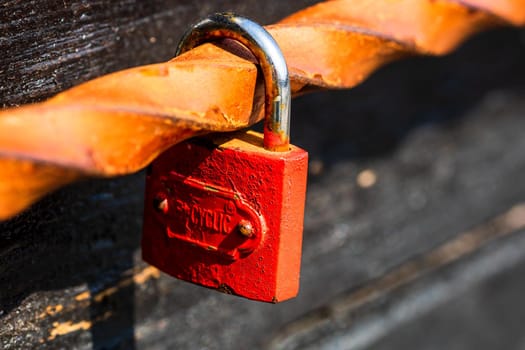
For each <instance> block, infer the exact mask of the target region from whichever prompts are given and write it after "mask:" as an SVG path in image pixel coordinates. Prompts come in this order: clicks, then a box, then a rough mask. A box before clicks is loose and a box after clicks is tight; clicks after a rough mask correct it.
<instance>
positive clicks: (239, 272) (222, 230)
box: [142, 131, 308, 302]
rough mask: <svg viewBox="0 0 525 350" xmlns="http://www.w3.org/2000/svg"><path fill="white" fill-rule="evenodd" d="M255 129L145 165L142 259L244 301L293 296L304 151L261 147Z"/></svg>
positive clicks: (189, 144) (181, 148)
mask: <svg viewBox="0 0 525 350" xmlns="http://www.w3.org/2000/svg"><path fill="white" fill-rule="evenodd" d="M262 144H263V136H262V135H261V134H259V133H256V132H253V131H247V132H240V133H234V134H228V135H226V136H225V135H224V134H221V135H217V136H215V137H206V138H198V139H192V140H189V141H186V142H182V143H180V144H177V145H175V146H174V147H172V148H170V149H168V150H167V151H166V152H164V153H163V154H162V155H161V156H160V157H158V158H157V159H156V160H155V161H154V162H153V163H152V165H151V166H150V168H149V170H148V175H147V179H146V196H145V208H144V230H143V236H142V255H143V259H144V260H145V261H146V262H148V263H150V264H152V265H154V266H156V267H158V268H159V269H160V270H162V271H164V272H166V273H168V274H170V275H172V276H174V277H177V278H180V279H182V280H185V281H189V282H193V283H196V284H200V285H203V286H206V287H209V288H215V289H219V290H220V291H223V292H227V293H232V294H236V295H239V296H243V297H246V298H250V299H254V300H259V301H266V302H279V301H283V300H286V299H289V298H292V297H294V296H296V295H297V293H298V289H299V274H300V263H301V246H302V231H303V220H304V203H305V192H306V177H307V166H308V154H307V153H306V152H305V151H304V150H302V149H300V148H298V147H295V146H291V148H290V151H288V152H271V151H267V150H265V149H264V148H263V147H262Z"/></svg>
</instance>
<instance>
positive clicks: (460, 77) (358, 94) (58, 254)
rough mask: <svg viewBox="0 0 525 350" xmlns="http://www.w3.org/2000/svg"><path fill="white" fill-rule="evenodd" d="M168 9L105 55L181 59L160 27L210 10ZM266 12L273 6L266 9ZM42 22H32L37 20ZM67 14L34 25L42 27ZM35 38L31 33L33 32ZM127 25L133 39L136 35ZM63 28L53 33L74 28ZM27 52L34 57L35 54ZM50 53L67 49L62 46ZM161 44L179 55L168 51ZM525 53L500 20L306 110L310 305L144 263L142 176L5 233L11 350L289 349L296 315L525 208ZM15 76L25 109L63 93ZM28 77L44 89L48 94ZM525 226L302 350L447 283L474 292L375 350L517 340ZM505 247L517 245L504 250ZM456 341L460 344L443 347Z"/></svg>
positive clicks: (1, 244) (3, 323) (31, 214)
mask: <svg viewBox="0 0 525 350" xmlns="http://www.w3.org/2000/svg"><path fill="white" fill-rule="evenodd" d="M57 3H58V2H57ZM66 3H67V4H69V5H71V3H70V2H66ZM75 3H76V4H80V3H81V2H75ZM83 3H84V4H85V3H91V4H94V3H95V2H93V1H92V2H83ZM118 3H120V4H122V5H123V6H121V7H119V8H120V9H121V10H120V11H124V8H126V11H129V13H131V15H130V16H136V17H137V18H138V17H140V16H139V14H137V13H135V12H134V11H132V10H131V9H132V8H135V9H138V8H140V7H141V6H143V5H141V4H139V3H137V2H135V3H133V2H123V1H118V2H113V4H118ZM150 3H152V4H155V2H150ZM9 4H11V5H16V4H18V6H20V4H27V5H26V7H25V8H24V10H25V12H26V13H27V14H29V13H30V11H31V6H38V2H36V1H35V2H31V1H28V2H21V1H20V2H10V3H9ZM184 4H186V5H184ZM296 4H297V6H298V7H303V5H304V4H300V5H299V4H298V3H296V2H294V3H293V4H288V3H286V4H284V3H282V2H277V1H275V2H268V3H267V5H261V4H259V2H255V1H247V2H244V1H243V2H233V1H232V2H228V3H226V2H221V3H219V4H215V3H213V6H217V7H219V6H220V7H231V8H238V9H239V10H243V11H245V14H246V15H248V16H250V17H252V18H258V17H259V18H258V19H259V20H260V21H261V22H264V23H271V22H273V21H275V20H277V19H279V18H280V17H282V16H284V15H287V14H289V13H291V12H293V11H292V10H291V9H290V11H288V8H285V7H283V6H291V5H293V6H295V5H296ZM124 5H125V6H124ZM172 5H173V6H174V9H173V11H174V12H173V14H172V15H170V16H171V17H170V16H168V17H166V18H165V20H161V23H162V26H160V25H157V24H156V21H155V20H152V21H149V22H147V23H145V24H142V25H141V24H140V23H144V22H140V21H138V20H135V22H137V23H138V24H136V26H137V28H141V30H140V31H135V34H136V35H138V34H137V33H142V32H143V31H144V32H147V33H148V34H146V35H145V36H143V37H142V38H143V39H140V40H138V39H137V40H138V43H136V44H135V45H136V46H134V47H135V48H136V49H137V50H136V54H137V56H134V55H133V54H130V53H127V52H124V51H122V50H110V52H109V53H105V54H104V55H103V56H100V61H101V62H105V63H104V64H107V65H112V66H113V67H115V68H116V69H120V68H124V67H127V66H130V65H135V64H142V63H149V62H155V61H157V59H158V61H161V60H164V59H165V58H169V55H171V50H172V49H171V45H167V44H164V43H162V40H158V41H157V42H156V43H155V45H158V47H157V48H156V49H152V47H155V45H153V44H151V43H150V42H149V38H148V36H149V35H151V36H156V37H161V36H162V35H166V34H162V33H163V28H165V27H164V26H170V25H172V23H173V22H177V21H179V22H178V23H180V27H179V34H181V33H182V30H183V28H185V27H186V26H187V25H188V24H189V23H191V22H192V21H193V19H194V18H197V17H199V16H200V15H203V14H205V13H207V9H206V8H205V7H206V6H205V5H202V4H199V5H198V6H197V5H191V4H190V2H187V3H181V2H177V3H175V4H172ZM179 5H180V7H178V6H179ZM208 5H209V4H208ZM114 6H116V7H118V6H117V5H114ZM158 6H160V5H158ZM184 6H189V7H184ZM250 6H251V7H250ZM257 6H265V7H266V8H265V9H264V10H265V11H266V12H263V9H261V8H260V7H257ZM41 7H42V6H41ZM177 7H178V10H176V8H177ZM201 7H202V8H201ZM163 9H166V7H163ZM2 11H4V12H3V13H4V14H5V15H6V16H9V15H10V13H11V12H8V10H7V9H6V8H5V7H2ZM177 11H179V12H177ZM184 11H187V12H184ZM137 12H139V11H138V10H137ZM177 13H178V14H181V13H186V16H187V17H184V15H176V14H177ZM159 16H160V15H159ZM262 16H268V18H266V17H265V18H261V17H262ZM272 16H275V17H272ZM28 17H29V19H27V20H26V21H29V22H31V18H33V17H32V16H28ZM114 17H115V18H116V17H118V10H114V11H108V12H107V14H106V17H105V18H106V21H107V22H111V21H112V20H115V19H114ZM190 17H191V18H190ZM2 18H6V17H2ZM68 18H69V19H70V20H71V21H72V17H68ZM266 19H267V20H266ZM0 23H5V22H4V21H0ZM53 23H54V22H52V21H48V22H45V21H41V22H40V24H38V25H37V24H36V23H34V24H33V25H34V26H36V28H37V29H36V30H42V28H46V27H49V26H53ZM41 27H42V28H41ZM95 27H96V26H95V24H93V25H92V26H91V27H88V28H87V29H90V30H91V31H94V30H95V29H94V28H95ZM19 28H23V26H21V27H19ZM87 29H86V30H87ZM20 31H23V30H22V29H20ZM0 33H3V31H0ZM30 33H31V31H29V30H28V31H27V32H26V34H25V35H26V36H30V35H34V34H30ZM131 33H132V32H130V33H129V34H128V35H127V36H123V37H124V38H127V39H126V40H128V41H133V40H135V39H133V38H134V37H135V36H134V35H132V34H131ZM170 33H171V32H170ZM53 35H54V38H55V39H54V40H58V38H59V37H60V36H59V35H58V34H57V33H55V34H53ZM170 35H171V34H170ZM173 35H174V36H175V37H178V34H177V35H175V34H173ZM2 36H3V34H2ZM138 36H139V37H141V36H140V35H138ZM147 39H148V40H147ZM28 43H29V44H27V45H28V46H30V44H31V43H32V41H31V40H28ZM161 43H162V44H161ZM71 45H72V46H68V47H69V49H71V48H72V47H74V45H78V47H79V48H80V46H81V43H80V41H76V42H75V41H74V42H72V43H71ZM130 45H131V44H130ZM63 49H64V48H63ZM18 50H19V51H18V52H19V53H20V52H22V51H24V50H23V48H22V47H21V46H19V47H18ZM42 50H43V49H42ZM47 50H48V51H49V52H54V51H53V50H52V48H51V46H48V48H47ZM159 50H160V52H164V54H165V57H157V56H156V55H157V54H158V52H159ZM97 52H98V54H100V51H97ZM140 55H146V56H142V58H141V60H142V59H144V61H140V62H139V57H141V56H140ZM148 55H149V56H148ZM8 56H9V55H5V56H2V60H4V59H6V60H8V59H10V57H8ZM81 59H82V57H77V58H75V59H72V60H71V61H68V63H67V65H66V67H69V69H70V71H71V72H73V73H74V72H76V71H78V68H79V67H80V66H82V65H80V64H79V62H81ZM85 62H87V61H84V64H86V63H85ZM523 62H525V45H524V41H523V31H519V30H503V31H498V32H493V33H488V34H484V35H482V36H479V37H478V38H476V39H474V41H471V42H469V43H467V45H466V46H465V47H463V48H462V49H461V50H460V51H458V52H456V53H454V54H452V55H451V56H448V57H446V58H440V59H433V58H425V59H412V60H410V61H405V62H400V63H397V64H395V65H392V66H390V67H387V68H385V69H383V70H381V71H380V72H378V73H376V74H374V75H373V77H372V78H371V80H369V81H367V82H366V83H365V84H364V85H362V86H360V87H358V88H356V89H354V90H353V91H340V92H331V93H322V94H316V95H310V96H308V97H307V98H299V99H298V100H296V101H295V102H294V112H293V113H294V114H293V116H292V118H293V119H292V120H295V121H296V122H294V124H293V128H292V140H294V143H296V144H298V145H300V146H302V147H304V148H306V149H308V150H309V151H310V154H311V156H312V160H313V161H314V163H313V165H314V167H313V169H315V172H313V173H311V175H310V183H309V198H308V202H307V219H306V234H305V239H304V258H303V274H302V287H301V291H300V295H299V298H297V299H295V300H294V301H290V302H288V303H285V304H282V305H278V306H272V305H261V304H255V303H252V302H248V301H245V300H241V299H235V298H232V297H231V296H227V295H222V294H217V293H215V292H212V291H209V290H205V289H202V288H198V287H195V286H192V285H189V284H185V283H183V282H180V281H177V280H174V279H171V278H169V277H167V276H164V275H162V274H157V273H156V272H155V271H154V270H151V269H149V267H148V266H146V265H144V264H143V263H142V262H140V259H139V245H140V243H139V241H140V231H141V215H142V205H143V203H142V200H143V196H142V190H143V180H144V179H143V174H136V175H132V176H127V177H123V178H119V179H112V180H88V181H84V182H82V183H77V184H75V185H72V186H69V187H67V188H64V189H62V190H59V191H58V192H56V193H54V194H53V195H51V196H50V197H48V198H46V199H44V200H43V201H41V202H39V203H38V204H37V205H36V206H35V207H34V208H32V209H31V210H30V211H28V212H26V213H24V214H23V215H21V216H19V217H17V218H15V219H13V220H11V221H9V222H6V223H3V224H1V225H0V286H1V288H0V310H1V311H0V347H2V348H5V349H20V348H42V349H57V348H81V349H91V348H95V349H102V348H106V349H107V348H117V349H118V348H120V349H133V348H140V349H166V348H189V349H202V348H210V349H224V348H232V349H236V348H238V349H243V348H261V347H263V346H265V345H268V346H270V345H272V344H277V345H275V347H276V346H278V345H280V344H284V342H283V343H279V341H281V340H282V339H291V338H283V337H282V333H281V332H282V331H283V329H287V328H286V325H289V324H290V325H292V324H296V323H295V322H296V321H298V320H301V319H302V318H306V317H311V315H312V314H313V315H315V316H316V318H318V319H323V318H324V319H327V320H328V321H327V322H328V324H329V327H331V326H333V324H330V320H332V319H334V318H331V317H332V316H331V315H330V313H327V312H326V310H329V308H330V305H331V303H332V302H333V301H334V300H336V298H339V297H344V296H346V295H351V293H352V292H353V291H354V290H355V289H357V288H360V287H364V286H366V285H367V284H369V283H370V281H373V280H374V279H376V278H380V277H381V276H383V275H385V274H387V273H388V271H390V270H392V269H394V268H395V267H396V266H400V265H402V264H403V263H405V262H407V261H411V260H413V258H414V257H417V256H421V255H423V256H424V255H425V253H426V252H428V251H431V250H432V249H433V248H435V247H436V246H439V245H440V244H444V243H446V242H447V241H449V240H453V239H454V238H456V237H457V235H458V234H460V233H462V232H465V231H468V230H469V229H471V228H473V227H478V226H480V225H483V223H486V222H487V221H490V219H491V218H494V217H496V216H498V215H500V214H501V213H504V212H506V211H507V210H508V209H509V208H511V207H512V206H514V205H515V204H517V203H520V202H523V201H524V199H525V187H524V186H523V184H522V183H521V182H520V181H517V179H520V178H521V177H522V174H523V172H524V170H525V164H524V161H523V154H522V153H523V152H522V150H523V148H524V147H525V145H523V137H522V130H523V127H525V126H524V125H523V116H524V115H525V107H524V106H523V100H524V99H523V97H524V91H525V83H524V82H525V66H524V65H523ZM0 66H1V67H2V68H3V67H8V65H7V64H6V65H0ZM90 69H91V68H86V71H85V72H84V73H83V74H84V75H82V76H81V77H78V76H77V78H78V80H77V81H70V80H68V79H73V80H74V79H75V78H74V74H72V75H63V76H62V77H61V78H60V79H64V80H63V83H64V84H70V85H74V84H76V83H78V82H80V81H84V80H85V79H88V78H89V77H93V76H96V75H97V74H95V73H93V75H92V76H91V75H90ZM93 69H94V68H93ZM97 69H100V68H97ZM108 71H109V69H108ZM108 71H106V72H108ZM4 72H5V71H4ZM11 72H12V77H13V78H11V80H9V81H10V86H11V89H15V86H18V85H19V84H22V85H25V86H26V87H27V88H26V89H23V90H20V93H21V95H19V96H21V97H20V99H19V100H18V101H19V102H17V103H29V102H31V101H33V99H42V98H44V97H46V96H48V95H47V94H53V92H50V91H51V90H46V88H49V87H53V85H52V84H51V85H45V84H44V85H41V83H42V82H44V81H47V79H48V78H47V77H48V76H47V74H48V71H46V70H45V69H44V70H42V71H34V73H33V74H28V75H22V72H20V73H16V71H14V70H13V71H11ZM2 74H4V73H2ZM0 81H2V84H4V81H7V80H6V79H2V80H0ZM70 85H68V86H70ZM31 87H32V88H34V89H35V91H37V90H38V89H39V88H40V87H42V90H39V91H40V93H36V92H33V90H32V89H31ZM64 87H66V85H64ZM9 91H15V90H9ZM46 91H47V93H46ZM54 91H56V90H54ZM33 93H34V95H32V94H33ZM9 94H11V92H10V93H9ZM9 94H4V93H2V94H1V95H0V96H1V97H2V98H4V97H5V99H6V100H8V101H11V98H9V96H13V100H15V97H14V96H17V94H16V93H15V92H12V95H9ZM8 103H10V102H8ZM363 170H371V171H373V172H374V174H376V176H377V178H376V182H375V183H374V185H373V186H371V187H369V188H363V187H360V186H359V185H358V183H357V177H358V175H359V174H360V173H361V172H362V171H363ZM522 236H523V234H522V233H520V232H517V233H516V234H515V235H512V236H509V237H508V238H507V239H504V240H496V241H494V242H492V243H491V244H489V245H485V246H483V247H482V249H480V250H478V251H476V252H475V253H474V254H473V255H467V256H464V257H463V258H462V259H461V260H460V261H459V262H458V263H457V264H450V265H447V266H444V267H443V268H441V269H438V270H437V271H436V272H435V273H431V274H426V275H425V276H423V278H421V279H418V280H417V281H415V282H414V283H411V284H409V285H407V286H406V287H405V288H406V289H402V290H396V291H394V292H393V293H390V294H385V296H384V298H381V299H378V300H374V301H373V302H372V303H371V304H370V305H369V307H368V308H367V307H365V308H362V309H359V310H357V312H356V313H354V314H350V315H349V316H350V317H351V321H352V324H351V325H350V326H348V327H346V326H345V327H343V329H342V330H341V329H339V330H338V331H339V332H331V331H328V332H324V333H323V334H319V333H315V332H312V333H311V334H310V335H311V336H312V337H311V338H308V337H307V336H306V335H305V333H302V331H303V330H304V329H301V328H299V329H295V332H296V333H292V334H291V336H295V338H294V339H295V340H297V342H296V343H293V342H289V343H287V344H292V348H293V344H298V345H297V347H296V348H301V347H300V345H304V347H306V346H310V345H311V346H312V347H314V346H316V345H317V343H316V340H323V341H326V342H325V343H326V344H330V340H333V341H337V340H340V339H344V338H342V336H344V335H345V334H349V333H345V332H346V331H348V332H351V331H354V330H357V331H359V330H362V329H367V327H368V326H369V325H370V324H371V323H370V322H369V321H370V319H371V318H372V321H374V322H375V323H372V325H373V326H374V328H373V329H376V328H375V327H378V325H379V326H382V325H384V324H385V323H381V322H379V321H378V320H381V319H383V318H384V319H385V320H387V318H388V320H390V319H391V317H390V316H389V315H394V316H395V311H396V310H398V309H399V307H398V306H399V305H401V306H402V305H407V304H403V302H404V301H406V300H409V297H412V296H418V295H432V292H433V291H434V287H436V286H439V282H441V281H443V280H446V282H447V283H448V285H452V286H458V288H459V287H461V288H463V289H452V290H450V291H449V292H447V293H445V299H444V301H443V302H442V303H438V304H436V303H432V302H431V301H432V300H429V302H428V303H424V305H423V306H425V307H427V308H426V310H427V311H426V313H419V310H422V309H416V311H418V312H416V313H414V314H408V318H405V320H404V322H399V323H395V322H394V325H395V327H391V325H392V323H388V324H387V325H388V326H389V328H388V327H386V328H381V330H385V329H386V330H387V332H383V333H378V334H380V335H381V336H378V337H375V338H367V339H369V342H368V343H366V344H368V345H367V346H364V348H367V347H368V348H374V347H381V348H385V349H391V348H398V349H403V348H406V346H407V344H417V345H418V348H420V349H435V348H442V347H443V346H450V347H451V348H453V347H454V346H455V347H456V348H469V347H471V348H472V347H474V346H475V347H476V348H479V349H484V347H485V349H491V348H494V344H503V345H508V346H507V348H511V349H512V348H516V349H517V348H519V346H520V344H522V343H520V337H522V333H523V332H522V329H521V328H520V327H516V321H519V320H521V319H522V317H523V309H522V308H521V307H520V305H521V298H522V295H523V290H524V288H525V287H524V285H523V281H522V279H519V278H516V276H519V275H520V273H522V270H523V265H524V261H525V257H524V256H523V255H521V254H519V252H518V253H516V249H513V248H512V247H515V248H518V250H519V249H521V248H522V247H523V239H522ZM500 251H501V252H503V253H505V254H503V255H504V258H503V259H501V258H500V254H498V252H500ZM521 251H523V250H521ZM494 256H496V257H498V259H495V258H494ZM483 261H489V262H490V263H491V265H490V266H492V269H491V270H490V271H489V272H488V274H487V275H486V276H484V277H482V278H481V279H480V280H479V281H478V282H475V283H470V282H469V283H464V282H463V281H464V279H463V277H462V276H465V275H467V277H468V276H470V273H471V272H472V271H479V269H477V270H476V266H477V264H478V263H480V262H483ZM480 266H481V267H482V265H480ZM464 271H466V272H464ZM458 290H460V291H462V292H461V293H458V292H457V291H458ZM388 305H391V306H392V307H391V308H388ZM473 310H476V311H475V312H473ZM390 311H391V312H390ZM389 312H390V313H389ZM341 316H345V315H341ZM387 316H389V317H387ZM336 320H337V319H336ZM394 320H395V319H394ZM328 329H330V328H328ZM287 334H288V335H290V334H289V333H287ZM354 334H355V333H354ZM359 334H361V335H362V334H364V333H359ZM479 334H483V337H482V338H481V340H480V337H479ZM445 338H446V339H447V341H448V343H446V344H445V345H443V343H442V341H443V339H445ZM482 340H483V341H482ZM498 340H502V341H504V342H500V343H498V342H497V341H498ZM272 341H275V342H272ZM332 344H333V342H332ZM366 344H365V345H366Z"/></svg>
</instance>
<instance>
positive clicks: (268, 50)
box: [175, 13, 291, 151]
mask: <svg viewBox="0 0 525 350" xmlns="http://www.w3.org/2000/svg"><path fill="white" fill-rule="evenodd" d="M223 38H228V39H233V40H236V41H238V42H240V43H241V44H243V45H244V46H245V47H246V48H247V49H248V50H250V51H251V53H252V54H253V55H254V56H255V58H256V59H257V61H258V62H259V65H260V67H261V70H262V73H263V76H264V84H265V90H266V100H265V120H264V148H266V149H268V150H271V151H288V150H289V145H290V103H291V90H290V79H289V77H288V68H287V66H286V60H285V59H284V56H283V54H282V52H281V49H280V48H279V46H278V45H277V43H276V42H275V40H274V39H273V37H272V36H271V35H270V33H268V32H267V31H266V29H264V28H263V27H262V26H260V25H259V24H257V23H255V22H253V21H251V20H249V19H247V18H244V17H241V16H237V15H235V14H232V13H216V14H213V15H210V16H209V17H207V18H205V19H203V20H201V21H200V22H198V23H197V24H195V25H194V26H193V27H191V28H190V29H189V30H188V31H187V32H186V33H185V34H184V35H183V37H182V39H181V41H180V42H179V45H178V46H177V51H176V53H175V56H178V55H180V54H182V53H184V52H186V51H189V50H191V49H192V48H194V47H196V46H199V45H201V44H203V43H205V42H208V41H211V40H217V39H223Z"/></svg>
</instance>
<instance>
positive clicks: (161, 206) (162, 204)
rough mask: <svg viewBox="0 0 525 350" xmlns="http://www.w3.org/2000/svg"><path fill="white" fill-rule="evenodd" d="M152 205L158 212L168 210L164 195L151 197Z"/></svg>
mask: <svg viewBox="0 0 525 350" xmlns="http://www.w3.org/2000/svg"><path fill="white" fill-rule="evenodd" d="M153 207H154V208H155V210H156V211H158V212H159V213H167V212H168V199H167V198H165V197H161V196H157V197H155V198H154V199H153Z"/></svg>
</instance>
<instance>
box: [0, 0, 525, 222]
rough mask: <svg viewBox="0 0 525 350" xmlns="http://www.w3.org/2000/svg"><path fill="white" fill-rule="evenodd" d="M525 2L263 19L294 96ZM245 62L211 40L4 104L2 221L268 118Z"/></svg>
mask: <svg viewBox="0 0 525 350" xmlns="http://www.w3.org/2000/svg"><path fill="white" fill-rule="evenodd" d="M524 24H525V0H394V1H393V0H334V1H326V2H323V3H320V4H318V5H315V6H312V7H310V8H307V9H305V10H303V11H300V12H298V13H296V14H294V15H292V16H290V17H288V18H286V19H284V20H283V21H281V22H279V23H278V24H275V25H271V26H268V27H267V29H268V30H269V31H270V33H271V34H272V35H273V36H274V37H275V39H276V40H277V42H278V43H279V45H280V47H281V49H282V51H283V53H284V55H285V57H286V59H287V63H288V66H289V70H290V74H291V76H290V78H291V82H292V89H293V92H294V94H299V93H302V92H306V91H310V90H313V89H319V88H350V87H352V86H354V85H356V84H358V83H359V82H361V81H362V80H363V79H365V78H366V77H367V76H368V75H369V74H370V73H371V72H372V71H374V70H375V69H377V68H378V67H379V66H381V65H383V64H385V63H387V62H390V61H392V60H394V59H397V58H400V57H403V56H406V55H411V54H433V55H441V54H445V53H447V52H449V51H450V50H452V49H453V48H455V47H456V46H457V45H459V44H460V43H461V42H462V41H463V40H464V39H465V38H466V37H468V36H469V35H471V34H473V33H475V32H477V31H480V30H482V29H486V28H488V27H493V26H498V25H524ZM256 81H257V69H256V66H255V65H254V64H253V63H251V62H250V61H247V60H244V59H242V58H240V57H238V56H235V55H233V54H231V53H229V52H228V51H225V50H223V49H221V48H219V47H218V46H215V45H212V44H205V45H202V46H200V47H198V48H196V49H194V50H192V51H190V52H188V53H186V54H184V55H182V56H179V57H177V58H175V59H173V60H171V61H169V62H166V63H160V64H153V65H149V66H142V67H136V68H132V69H128V70H124V71H120V72H117V73H113V74H109V75H106V76H104V77H101V78H98V79H95V80H92V81H89V82H87V83H84V84H82V85H79V86H77V87H74V88H72V89H70V90H68V91H65V92H63V93H61V94H59V95H57V96H55V97H54V98H52V99H50V100H48V101H46V102H44V103H39V104H34V105H28V106H24V107H20V108H14V109H6V110H3V111H1V112H0V219H6V218H8V217H10V216H12V215H14V214H16V213H17V212H19V211H21V210H23V209H24V208H25V207H27V206H28V205H30V204H31V203H32V202H34V201H35V200H37V199H38V198H40V197H41V196H43V195H44V194H45V193H47V192H49V191H52V190H54V189H56V188H57V187H60V186H62V185H64V184H67V183H69V182H72V181H74V180H76V179H78V178H80V177H85V176H115V175H122V174H127V173H131V172H135V171H137V170H139V169H141V168H143V167H144V166H146V165H147V164H148V163H149V162H150V161H152V160H153V159H154V158H155V157H156V156H157V155H158V154H159V153H160V152H162V151H163V150H165V149H166V148H168V147H169V146H171V145H173V144H175V143H178V142H180V141H182V140H184V139H186V138H189V137H192V136H195V135H197V134H202V133H206V132H211V131H228V130H235V129H240V128H244V127H247V126H249V125H251V124H253V123H255V122H256V121H258V120H259V119H260V118H261V117H262V108H263V98H264V96H262V95H263V94H261V93H260V89H259V87H258V86H257V84H256Z"/></svg>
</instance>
